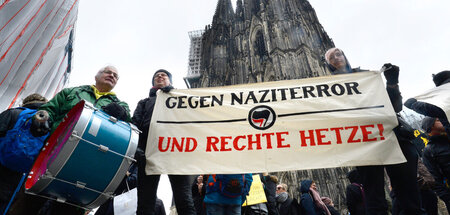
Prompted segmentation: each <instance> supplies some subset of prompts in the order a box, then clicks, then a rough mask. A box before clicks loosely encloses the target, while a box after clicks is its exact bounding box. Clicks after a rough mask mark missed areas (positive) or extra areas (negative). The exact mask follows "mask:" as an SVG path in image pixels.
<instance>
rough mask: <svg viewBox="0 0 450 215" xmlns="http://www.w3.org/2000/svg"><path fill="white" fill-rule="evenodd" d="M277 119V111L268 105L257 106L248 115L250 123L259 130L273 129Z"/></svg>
mask: <svg viewBox="0 0 450 215" xmlns="http://www.w3.org/2000/svg"><path fill="white" fill-rule="evenodd" d="M276 118H277V116H276V114H275V111H274V110H273V109H272V108H271V107H269V106H267V105H260V106H256V107H254V108H252V109H251V110H250V112H249V113H248V122H249V123H250V125H251V126H252V127H253V128H256V129H258V130H266V129H268V128H270V127H272V125H273V124H274V123H275V119H276Z"/></svg>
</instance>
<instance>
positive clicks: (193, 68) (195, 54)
mask: <svg viewBox="0 0 450 215" xmlns="http://www.w3.org/2000/svg"><path fill="white" fill-rule="evenodd" d="M203 32H204V30H197V31H190V32H188V35H189V38H190V39H191V47H190V49H189V63H188V72H187V76H186V77H185V78H184V80H185V82H186V85H187V87H188V88H190V83H189V80H192V79H198V78H199V77H200V74H201V73H200V70H201V68H200V64H201V58H202V36H203Z"/></svg>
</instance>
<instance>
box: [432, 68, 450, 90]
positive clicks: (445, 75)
mask: <svg viewBox="0 0 450 215" xmlns="http://www.w3.org/2000/svg"><path fill="white" fill-rule="evenodd" d="M433 81H434V84H436V87H439V86H441V85H442V84H445V83H448V82H450V71H449V70H445V71H442V72H440V73H438V74H436V75H434V74H433Z"/></svg>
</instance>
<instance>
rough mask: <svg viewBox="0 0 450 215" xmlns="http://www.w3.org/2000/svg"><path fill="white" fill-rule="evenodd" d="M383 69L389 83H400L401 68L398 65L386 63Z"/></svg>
mask: <svg viewBox="0 0 450 215" xmlns="http://www.w3.org/2000/svg"><path fill="white" fill-rule="evenodd" d="M381 70H383V74H384V77H385V78H386V82H387V84H388V85H396V84H398V73H399V72H400V68H398V66H396V65H392V64H390V63H385V64H384V65H383V67H382V68H381Z"/></svg>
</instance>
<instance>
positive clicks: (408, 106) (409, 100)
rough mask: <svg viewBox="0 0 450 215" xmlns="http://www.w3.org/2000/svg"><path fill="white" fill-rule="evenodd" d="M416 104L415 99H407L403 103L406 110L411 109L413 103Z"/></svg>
mask: <svg viewBox="0 0 450 215" xmlns="http://www.w3.org/2000/svg"><path fill="white" fill-rule="evenodd" d="M416 102H417V99H415V98H410V99H408V100H406V102H405V104H404V105H405V107H407V108H409V109H412V105H413V104H414V103H416Z"/></svg>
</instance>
